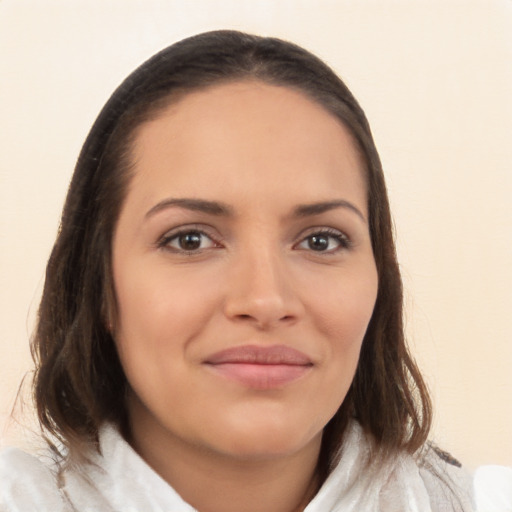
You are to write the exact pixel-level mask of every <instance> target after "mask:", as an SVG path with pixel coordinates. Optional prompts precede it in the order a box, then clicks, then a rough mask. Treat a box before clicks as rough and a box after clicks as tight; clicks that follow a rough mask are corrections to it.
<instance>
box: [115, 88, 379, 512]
mask: <svg viewBox="0 0 512 512" xmlns="http://www.w3.org/2000/svg"><path fill="white" fill-rule="evenodd" d="M132 157H133V163H134V176H133V179H132V181H131V183H130V187H129V191H128V194H127V197H126V199H125V202H124V204H123V207H122V210H121V214H120V218H119V221H118V225H117V228H116V231H115V235H114V240H113V271H114V283H115V290H116V297H117V304H118V309H117V319H116V325H115V332H114V337H115V340H116V344H117V348H118V351H119V355H120V359H121V363H122V365H123V368H124V370H125V373H126V376H127V378H128V381H129V383H130V386H131V389H132V391H131V395H130V399H129V417H130V423H131V438H130V439H129V441H130V443H131V444H132V446H133V447H134V448H135V449H136V450H137V451H138V452H139V453H140V455H141V456H142V457H143V458H144V459H145V460H146V461H147V462H148V463H149V464H150V465H151V466H152V467H153V468H154V469H155V470H156V471H157V472H158V473H159V474H160V475H161V476H162V477H163V478H164V479H166V480H167V481H168V482H169V483H170V484H171V485H172V486H173V487H174V488H175V489H176V490H177V492H178V493H179V494H180V495H181V496H182V497H183V498H184V499H185V500H186V501H188V502H189V503H191V504H192V505H193V506H194V507H195V508H196V509H198V510H201V512H217V511H222V512H230V511H237V512H239V511H240V510H244V511H247V512H250V511H252V510H254V511H256V510H260V511H263V510H264V511H266V512H268V511H271V512H272V511H276V512H277V511H279V512H281V511H283V512H285V511H286V512H290V511H295V510H303V509H304V506H305V505H306V504H307V503H308V502H309V501H310V499H311V497H312V495H313V494H314V493H315V492H316V490H317V482H316V480H315V467H316V461H317V458H318V453H319V449H320V442H321V436H322V430H323V428H324V426H325V425H326V424H327V422H328V421H329V420H330V418H332V416H333V415H334V413H335V412H336V410H337V409H338V408H339V406H340V404H341V403H342V401H343V399H344V398H345V396H346V393H347V391H348V389H349V386H350V383H351V381H352V378H353V376H354V373H355V369H356V366H357V362H358V357H359V353H360V348H361V343H362V340H363V336H364V333H365V331H366V328H367V326H368V322H369V320H370V317H371V314H372V311H373V307H374V304H375V299H376V294H377V271H376V268H375V262H374V258H373V253H372V248H371V241H370V235H369V229H368V222H367V200H366V185H365V181H364V171H363V169H362V164H361V162H360V158H359V156H358V153H357V151H356V149H355V146H354V143H353V141H352V140H351V137H350V135H349V133H348V131H347V130H346V129H345V128H344V127H343V125H342V124H341V123H340V122H339V121H338V120H337V119H336V118H335V117H334V116H332V115H331V114H330V113H329V112H327V111H326V110H325V109H324V108H323V107H321V106H320V105H318V104H317V103H315V102H313V101H312V100H310V99H309V98H307V97H306V96H305V95H303V94H302V93H300V92H297V91H294V90H292V89H289V88H285V87H278V86H271V85H267V84H263V83H261V82H257V81H244V82H236V83H230V84H224V85H220V86H214V87H211V88H208V89H206V90H203V91H200V92H195V93H191V94H189V95H187V96H185V98H183V99H182V100H180V101H179V102H178V103H177V104H174V105H172V106H170V107H168V108H167V109H166V110H165V111H163V112H161V113H160V115H159V116H158V117H157V118H156V119H154V120H152V121H150V122H147V123H145V124H144V125H142V126H141V127H140V128H139V130H138V133H137V137H136V141H135V144H134V148H133V155H132ZM183 199H193V200H196V201H197V200H201V201H208V202H214V203H215V204H214V205H212V204H210V203H208V205H207V206H208V208H206V209H205V208H204V203H201V204H199V206H198V203H197V202H194V203H190V202H185V203H184V202H183V201H181V200H183ZM175 200H178V202H176V201H175ZM331 202H339V203H337V204H336V205H333V204H330V206H325V203H331ZM318 203H321V204H323V205H324V206H323V207H318V208H316V209H312V208H309V209H308V208H305V207H304V205H312V204H318ZM219 204H221V205H222V208H223V209H224V210H225V211H223V212H221V211H215V209H216V207H217V206H218V205H219ZM301 208H302V209H301ZM300 209H301V214H298V213H299V212H298V210H300ZM203 210H204V211H203ZM326 230H327V231H328V232H326ZM178 233H181V238H180V235H179V234H178ZM186 233H188V237H189V238H188V240H189V241H190V240H192V242H193V243H192V244H191V245H188V246H186V247H188V248H189V250H185V249H184V242H187V238H186V236H187V235H186ZM198 233H199V234H198ZM315 235H316V238H314V236H315ZM194 243H195V244H196V245H194ZM322 244H324V245H322ZM190 247H192V249H190ZM246 345H250V346H258V347H269V346H276V345H279V346H285V347H291V348H293V349H296V350H298V351H300V352H301V354H303V355H305V356H306V357H307V358H308V360H309V361H310V363H311V364H309V365H307V369H306V370H304V372H302V373H300V375H299V377H298V378H294V379H293V380H291V381H289V380H287V381H286V382H284V383H282V384H280V383H279V382H278V383H276V382H274V381H272V379H270V380H269V381H267V380H265V378H263V380H262V383H260V384H261V385H256V386H254V385H247V383H246V382H240V381H239V380H237V379H232V378H226V376H225V375H224V374H223V373H222V372H221V373H219V372H217V371H215V369H212V366H211V365H209V364H207V363H206V362H205V361H208V360H209V358H211V356H212V354H215V353H218V352H219V351H222V350H225V349H228V348H232V347H240V346H246ZM267 384H268V386H267Z"/></svg>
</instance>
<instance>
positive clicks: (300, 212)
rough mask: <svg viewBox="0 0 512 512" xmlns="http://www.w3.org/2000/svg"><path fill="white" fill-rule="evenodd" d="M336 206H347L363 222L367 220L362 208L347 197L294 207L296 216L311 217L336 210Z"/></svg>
mask: <svg viewBox="0 0 512 512" xmlns="http://www.w3.org/2000/svg"><path fill="white" fill-rule="evenodd" d="M336 208H346V209H348V210H351V211H352V212H354V213H355V214H356V215H357V216H358V217H359V218H360V219H361V220H362V221H363V222H365V223H366V222H367V220H366V217H365V216H364V215H363V213H362V212H361V210H359V208H357V206H355V205H354V204H352V203H351V202H350V201H346V200H345V199H336V200H333V201H323V202H321V203H311V204H303V205H299V206H297V207H296V208H295V209H294V216H296V217H309V216H310V215H319V214H321V213H325V212H328V211H330V210H334V209H336Z"/></svg>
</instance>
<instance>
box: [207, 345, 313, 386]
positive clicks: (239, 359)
mask: <svg viewBox="0 0 512 512" xmlns="http://www.w3.org/2000/svg"><path fill="white" fill-rule="evenodd" d="M204 364H205V365H206V366H207V367H208V368H210V369H211V370H212V371H213V372H215V373H216V374H217V375H220V376H221V377H224V378H227V379H229V380H234V381H236V382H238V383H239V384H241V385H243V386H246V387H248V388H252V389H259V390H265V389H274V388H280V387H283V386H285V385H287V384H290V383H291V382H293V381H295V380H297V379H299V378H301V377H302V376H304V375H306V374H307V373H309V371H310V370H311V368H312V367H313V362H312V361H311V359H310V358H309V357H308V356H306V355H305V354H303V353H302V352H300V351H298V350H295V349H293V348H290V347H286V346H284V345H274V346H271V347H261V346H257V345H245V346H241V347H233V348H229V349H226V350H222V351H220V352H216V353H215V354H213V355H211V356H209V357H208V358H207V359H206V361H205V362H204Z"/></svg>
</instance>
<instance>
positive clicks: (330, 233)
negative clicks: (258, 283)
mask: <svg viewBox="0 0 512 512" xmlns="http://www.w3.org/2000/svg"><path fill="white" fill-rule="evenodd" d="M185 235H198V236H199V237H200V239H204V237H206V238H207V239H208V240H210V242H211V244H212V246H211V247H206V248H201V247H198V248H196V249H189V250H187V249H184V248H180V247H172V246H171V245H170V244H171V242H173V241H174V240H179V238H180V237H182V236H185ZM313 237H318V238H327V239H330V240H332V239H334V240H335V241H336V243H337V244H338V245H337V246H336V247H335V248H331V249H328V250H325V251H324V250H318V251H316V250H315V249H313V248H312V247H311V244H310V243H309V241H311V239H312V238H313ZM330 240H328V242H327V243H328V245H329V244H330ZM201 241H202V240H200V242H199V243H201ZM302 244H307V245H308V246H307V247H303V248H301V247H300V246H301V245H302ZM156 245H157V247H158V248H159V249H164V250H167V251H170V252H174V253H179V254H184V255H190V256H192V255H195V254H200V253H202V252H203V251H205V250H208V249H217V248H221V247H222V244H221V242H220V241H219V240H217V239H215V238H214V237H213V236H212V235H211V234H210V233H207V232H206V231H205V230H204V229H201V228H199V227H198V228H195V227H193V226H191V227H184V228H181V229H179V230H178V231H173V232H171V233H166V234H165V235H164V236H163V237H162V238H160V240H158V242H157V244H156ZM351 247H352V241H351V240H350V238H349V237H348V236H347V235H346V234H344V233H343V232H341V231H338V230H336V229H332V228H316V229H315V228H314V229H312V230H311V231H310V232H309V233H308V234H307V235H306V236H303V237H302V238H301V240H300V241H299V242H298V243H296V244H294V246H293V248H294V249H301V250H306V251H311V252H313V253H320V254H335V253H337V252H339V251H342V250H347V249H350V248H351Z"/></svg>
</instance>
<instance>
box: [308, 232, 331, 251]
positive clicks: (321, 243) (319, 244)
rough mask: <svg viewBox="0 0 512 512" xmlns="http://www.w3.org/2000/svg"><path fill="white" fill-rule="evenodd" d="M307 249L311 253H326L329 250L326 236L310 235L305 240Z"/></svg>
mask: <svg viewBox="0 0 512 512" xmlns="http://www.w3.org/2000/svg"><path fill="white" fill-rule="evenodd" d="M307 242H308V247H309V248H310V249H311V250H312V251H326V250H327V249H329V237H328V236H326V235H312V236H309V237H308V238H307Z"/></svg>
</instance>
